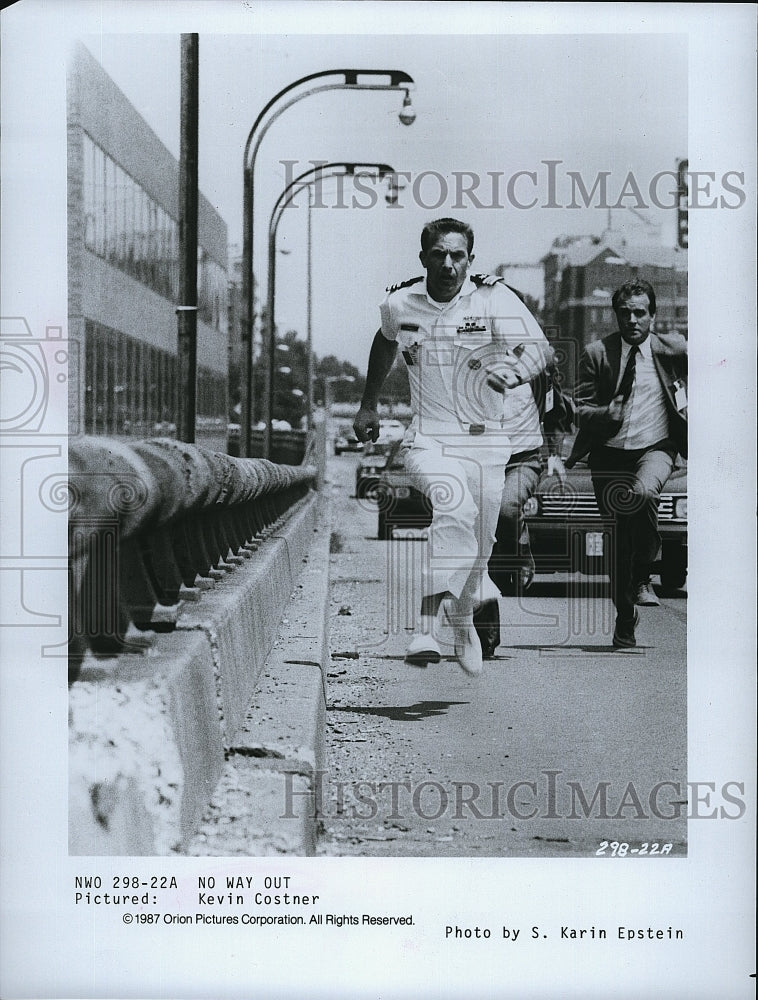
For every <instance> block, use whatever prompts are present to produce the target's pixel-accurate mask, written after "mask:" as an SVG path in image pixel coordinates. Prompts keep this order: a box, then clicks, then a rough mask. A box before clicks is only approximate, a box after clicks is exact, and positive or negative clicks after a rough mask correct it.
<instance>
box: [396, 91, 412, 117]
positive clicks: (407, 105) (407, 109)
mask: <svg viewBox="0 0 758 1000" xmlns="http://www.w3.org/2000/svg"><path fill="white" fill-rule="evenodd" d="M397 116H398V118H399V119H400V121H401V122H402V123H403V125H412V124H413V123H414V122H415V121H416V109H415V108H414V107H413V104H412V103H411V95H410V94H409V93H408V91H407V90H406V92H405V97H404V98H403V106H402V108H401V109H400V111H399V112H398V115H397Z"/></svg>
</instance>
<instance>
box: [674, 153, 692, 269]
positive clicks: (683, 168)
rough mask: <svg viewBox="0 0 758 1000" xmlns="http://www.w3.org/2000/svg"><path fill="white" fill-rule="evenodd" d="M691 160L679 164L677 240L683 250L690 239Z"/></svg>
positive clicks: (681, 161)
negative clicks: (688, 204)
mask: <svg viewBox="0 0 758 1000" xmlns="http://www.w3.org/2000/svg"><path fill="white" fill-rule="evenodd" d="M688 167H689V160H680V161H679V164H678V166H677V172H676V173H677V199H678V200H677V208H676V242H677V244H678V246H680V247H681V248H682V250H686V249H687V246H688V241H689V224H688V221H687V197H688V195H689V188H688V186H687V170H688Z"/></svg>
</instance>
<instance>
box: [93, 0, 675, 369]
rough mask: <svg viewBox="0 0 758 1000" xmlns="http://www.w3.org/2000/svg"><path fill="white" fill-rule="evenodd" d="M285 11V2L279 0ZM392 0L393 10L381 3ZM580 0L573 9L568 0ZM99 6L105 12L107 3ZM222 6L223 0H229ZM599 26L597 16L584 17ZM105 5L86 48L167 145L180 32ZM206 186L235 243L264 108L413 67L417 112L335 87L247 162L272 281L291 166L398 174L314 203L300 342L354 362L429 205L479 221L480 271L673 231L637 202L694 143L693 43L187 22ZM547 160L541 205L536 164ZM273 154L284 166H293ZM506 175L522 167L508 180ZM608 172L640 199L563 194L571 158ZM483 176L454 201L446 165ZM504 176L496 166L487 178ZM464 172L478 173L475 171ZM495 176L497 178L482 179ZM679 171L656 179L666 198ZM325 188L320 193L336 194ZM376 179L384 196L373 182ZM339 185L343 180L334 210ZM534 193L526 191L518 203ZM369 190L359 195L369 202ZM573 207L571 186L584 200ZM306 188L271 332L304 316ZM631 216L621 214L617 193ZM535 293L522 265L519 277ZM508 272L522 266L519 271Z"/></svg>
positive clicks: (406, 265)
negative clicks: (690, 117)
mask: <svg viewBox="0 0 758 1000" xmlns="http://www.w3.org/2000/svg"><path fill="white" fill-rule="evenodd" d="M285 6H286V5H285ZM392 6H394V5H390V7H392ZM580 6H581V5H580ZM105 9H106V10H107V7H106V8H105ZM218 9H219V10H220V11H223V9H224V4H219V5H218ZM595 27H597V26H595ZM128 28H129V26H128V23H127V24H126V25H124V24H123V22H121V23H119V30H118V32H114V31H112V30H110V26H109V23H108V20H107V18H106V19H105V20H104V21H103V22H102V24H101V30H100V31H98V32H97V33H86V34H84V35H83V40H84V41H85V43H86V45H87V47H88V48H89V49H90V51H91V52H92V53H93V55H94V56H95V57H96V58H97V59H98V60H99V61H100V62H101V64H102V65H103V67H104V68H105V69H106V71H107V72H108V73H109V75H110V76H111V77H112V78H113V79H114V80H115V81H116V83H117V84H118V86H119V87H120V88H121V89H122V90H123V91H124V93H125V94H126V96H127V97H128V98H129V100H130V101H131V102H132V103H133V104H134V106H135V107H136V108H137V110H138V111H139V112H140V114H141V115H142V116H143V117H144V118H145V120H146V121H147V122H148V124H149V125H150V126H151V128H152V129H153V130H154V131H155V132H156V133H157V135H158V136H159V138H160V139H161V140H162V141H163V142H164V143H165V145H166V146H167V147H168V149H169V150H170V151H171V152H172V153H173V154H174V155H175V156H178V153H179V122H180V118H179V108H180V38H179V33H178V32H177V31H173V32H172V31H167V32H165V33H161V34H158V33H144V32H139V33H138V31H137V27H136V19H135V28H134V30H132V31H130V30H128ZM199 61H200V63H199V87H200V114H199V184H200V189H201V191H202V192H203V193H204V194H205V195H206V197H207V198H208V199H209V200H210V201H211V203H212V204H213V205H214V206H215V207H216V209H217V210H218V211H219V213H220V214H221V216H222V218H223V219H224V220H225V221H226V223H227V226H228V232H229V242H230V245H232V246H234V245H237V246H239V245H241V232H242V163H243V149H244V144H245V141H246V139H247V135H248V133H249V131H250V128H251V126H252V123H253V122H254V120H255V118H256V116H257V114H258V113H259V111H260V110H261V108H262V107H263V106H264V105H265V104H266V102H267V101H268V100H269V99H270V98H271V97H272V96H273V95H274V94H276V93H277V92H278V91H279V90H280V89H282V88H283V87H285V86H287V85H288V84H289V83H290V82H292V81H294V80H297V79H299V78H300V77H302V76H305V75H306V74H308V73H312V72H318V71H320V70H325V69H334V68H343V67H351V68H359V69H401V70H404V71H405V72H407V73H409V74H410V75H411V76H412V77H413V78H414V81H415V88H414V90H413V94H412V97H413V103H414V107H415V109H416V113H417V117H416V121H415V123H414V124H413V125H412V126H410V127H407V126H404V125H402V124H401V123H400V121H399V120H398V111H399V109H400V106H401V99H402V95H401V94H397V93H394V92H346V91H331V92H328V93H321V94H315V95H311V96H309V97H307V98H305V99H303V100H302V101H300V102H298V103H297V104H295V105H293V106H292V107H291V108H289V109H287V110H286V111H285V112H284V113H283V114H282V115H281V117H280V118H279V119H278V120H277V121H276V122H275V123H274V125H273V126H272V128H271V129H270V131H269V132H268V134H267V135H266V136H265V138H264V140H263V142H262V144H261V147H260V152H259V154H258V157H257V161H256V173H255V192H256V194H255V224H254V232H255V234H256V235H255V272H256V278H257V280H258V281H259V283H261V284H262V286H263V287H264V288H265V277H266V266H267V261H266V243H265V233H266V231H267V228H268V222H269V216H270V212H271V207H272V205H273V203H274V201H275V199H276V197H277V196H278V194H279V192H280V191H281V190H282V189H283V187H284V186H285V184H286V183H287V180H288V178H290V177H292V176H293V173H294V174H298V173H301V172H302V171H303V170H307V169H308V168H309V167H310V166H311V161H313V160H325V161H328V162H342V161H355V162H361V163H374V162H383V163H387V164H389V165H390V166H392V167H393V168H394V169H395V170H397V171H407V172H409V173H410V175H411V177H410V179H409V180H408V181H407V182H406V187H405V190H403V191H401V192H400V196H399V204H398V207H396V208H389V207H388V206H387V205H386V204H385V203H384V200H383V198H381V197H377V204H376V205H374V206H373V207H358V208H350V207H345V208H339V207H335V204H336V202H337V192H336V187H335V186H334V185H335V183H336V182H334V181H333V182H331V187H329V186H328V182H327V184H325V187H324V192H323V202H324V205H325V206H327V207H324V208H321V209H317V210H314V212H313V219H312V221H313V343H314V349H315V350H316V352H317V353H318V354H327V353H334V354H337V355H338V356H340V357H343V358H345V359H346V360H349V361H351V362H353V363H354V364H357V365H358V366H359V367H363V366H365V363H366V359H367V356H368V346H369V344H370V340H371V336H372V335H373V332H374V330H375V329H376V326H377V323H378V315H379V314H378V304H379V302H380V300H381V298H382V297H383V294H384V288H385V286H386V285H388V284H393V283H395V282H398V281H402V280H405V279H406V278H409V277H413V276H414V275H416V274H418V273H420V270H421V269H420V265H419V262H418V258H417V255H418V249H419V244H418V239H419V233H420V230H421V227H422V226H423V224H424V223H425V222H426V221H428V220H429V219H431V218H435V217H438V216H440V215H454V216H456V217H459V218H464V219H466V221H468V222H470V223H471V224H472V225H473V227H474V230H475V233H476V253H477V257H476V262H475V267H474V269H475V270H477V271H492V270H493V269H494V268H495V267H496V266H497V265H498V264H501V263H504V262H508V263H512V262H518V263H530V264H532V263H536V262H538V261H539V260H540V258H541V257H542V256H543V255H544V254H545V253H546V252H547V251H548V250H549V249H550V246H551V244H552V242H553V240H554V239H555V238H556V237H557V236H559V235H561V234H569V235H581V234H587V233H592V234H600V233H602V232H603V231H604V230H605V229H606V228H607V227H608V224H609V222H610V225H611V227H612V229H614V230H615V231H617V232H618V233H621V234H623V235H625V236H626V237H627V238H628V239H630V240H632V241H636V242H646V241H653V242H661V243H664V244H668V245H673V243H674V241H675V214H676V213H675V212H674V211H672V210H659V209H656V207H655V205H654V204H653V203H652V202H651V199H650V197H649V185H650V181H651V179H652V178H653V177H654V176H655V175H656V174H658V173H659V172H661V171H671V170H675V169H676V163H677V160H678V159H681V158H686V156H687V39H686V36H685V35H684V34H670V33H652V32H647V33H645V32H643V33H635V34H630V33H628V32H627V33H621V32H612V33H605V32H600V33H582V34H579V33H576V29H575V30H574V32H572V33H563V34H550V33H547V34H544V33H537V34H526V33H520V32H519V33H515V34H504V33H493V34H482V33H477V34H462V33H453V34H447V35H445V34H424V35H422V36H419V35H414V34H403V35H371V34H368V35H365V34H364V35H360V36H356V35H348V34H345V35H342V34H327V35H320V36H319V35H316V36H314V35H302V34H296V33H288V34H276V33H274V34H267V35H257V34H249V33H244V34H233V33H227V32H225V31H224V18H223V17H219V19H218V33H216V32H215V31H214V32H208V31H203V32H199ZM548 160H552V161H557V163H556V164H555V165H554V167H553V168H552V169H553V170H554V172H555V173H554V176H555V184H556V188H555V197H554V198H553V202H554V203H556V204H557V205H558V206H559V207H545V205H546V204H547V203H548V202H549V192H548V170H549V168H548V166H547V165H546V164H545V162H544V161H548ZM285 161H294V166H292V167H291V168H290V169H291V170H292V171H293V173H290V174H289V175H288V174H287V169H288V168H287V166H285ZM519 171H524V172H529V173H533V174H536V177H534V178H532V177H529V176H528V175H527V174H524V175H522V176H521V177H519V178H516V179H515V180H512V184H513V185H514V186H513V187H512V188H508V181H509V180H510V179H512V178H514V175H516V174H517V172H519ZM603 171H604V172H606V173H607V177H608V179H607V184H608V188H607V190H608V201H609V202H610V203H611V204H613V203H614V202H616V201H617V200H618V199H619V196H620V195H621V193H622V190H623V188H624V184H625V180H626V178H627V175H628V173H629V171H632V172H633V174H634V178H635V179H636V181H637V183H638V185H639V188H640V191H641V192H642V195H643V200H644V203H645V205H646V206H647V207H644V208H642V209H640V208H639V201H638V197H637V195H636V193H631V194H630V195H628V196H627V197H625V198H624V199H622V207H621V208H618V209H615V210H613V211H612V212H611V213H610V218H609V213H608V211H607V209H606V208H604V207H597V201H598V199H597V198H595V199H594V201H593V203H592V204H593V207H590V208H587V209H585V208H583V207H574V208H569V207H568V205H570V203H571V182H570V180H569V174H570V172H574V173H578V174H579V175H580V176H581V178H582V180H583V182H584V185H585V187H586V189H587V190H588V191H591V190H592V184H593V182H594V180H595V178H596V177H597V175H598V174H599V173H600V172H603ZM464 172H468V173H470V174H473V175H475V176H476V177H478V178H479V186H478V187H475V188H474V193H475V194H476V196H477V198H478V202H479V203H480V204H481V205H482V206H491V205H493V203H494V206H495V207H478V206H477V205H476V204H475V202H474V199H473V198H471V197H470V196H469V195H466V194H463V195H460V196H457V195H456V184H460V183H461V182H460V181H457V180H456V174H457V175H458V176H459V177H462V176H463V175H464ZM493 175H498V180H497V181H495V180H493ZM466 183H467V186H469V187H470V186H471V185H472V184H473V183H474V182H473V180H471V179H469V180H468V181H467V182H466ZM495 183H497V185H498V187H497V189H494V188H493V185H494V184H495ZM672 184H673V181H672V180H671V179H670V178H664V179H663V180H662V181H661V182H660V187H659V200H662V201H664V202H668V201H669V199H670V198H671V188H672ZM330 191H331V192H332V194H330ZM382 193H383V192H382V191H379V192H378V195H381V194H382ZM351 194H352V191H351V190H350V189H349V187H346V188H345V196H344V199H343V204H347V205H348V206H349V204H350V199H351ZM535 197H537V199H538V204H537V205H535V206H533V207H530V208H520V207H518V205H528V204H529V203H530V202H531V201H532V200H534V198H535ZM369 200H370V199H369V197H368V196H366V197H365V198H363V197H362V198H360V199H359V201H360V204H361V205H362V206H366V205H368V203H369ZM577 201H578V202H579V205H580V206H581V199H577ZM304 206H305V202H304V201H303V202H302V204H301V205H300V208H299V209H294V210H291V211H288V212H287V213H285V216H284V217H283V219H282V221H281V224H280V226H279V230H278V246H279V248H281V249H282V250H284V251H285V253H284V254H282V255H280V256H279V257H278V259H277V267H276V272H277V295H276V315H277V321H278V323H279V326H280V328H281V329H282V330H286V329H296V330H298V331H299V332H300V334H301V335H303V336H304V334H305V328H306V251H305V247H306V214H307V211H306V209H305V207H304ZM629 206H631V207H636V208H637V209H638V211H637V212H636V213H635V212H632V211H631V209H630V207H629ZM517 276H518V279H519V283H520V284H521V287H522V289H523V290H524V291H527V292H531V293H532V294H537V293H538V292H539V281H538V279H535V273H534V271H530V270H528V269H523V270H521V271H519V272H517ZM512 277H514V278H516V275H513V276H512Z"/></svg>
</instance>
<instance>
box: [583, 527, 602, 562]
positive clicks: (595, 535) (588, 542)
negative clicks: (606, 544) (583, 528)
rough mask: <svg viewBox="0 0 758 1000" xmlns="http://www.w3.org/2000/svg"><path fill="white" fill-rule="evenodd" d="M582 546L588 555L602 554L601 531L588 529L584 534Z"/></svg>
mask: <svg viewBox="0 0 758 1000" xmlns="http://www.w3.org/2000/svg"><path fill="white" fill-rule="evenodd" d="M584 546H585V553H586V554H587V555H588V556H601V555H602V554H603V533H602V531H588V532H587V534H586V535H585V536H584Z"/></svg>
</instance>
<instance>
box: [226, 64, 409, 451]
mask: <svg viewBox="0 0 758 1000" xmlns="http://www.w3.org/2000/svg"><path fill="white" fill-rule="evenodd" d="M366 78H367V79H366ZM381 79H384V80H386V81H387V82H385V83H380V82H378V81H379V80H381ZM316 80H318V81H322V82H319V83H318V84H314V81H316ZM372 80H373V81H375V82H370V81H372ZM308 84H314V85H311V86H306V85H308ZM413 86H414V81H413V77H411V76H409V74H408V73H404V72H403V71H402V70H376V69H368V70H361V69H336V70H322V71H321V72H318V73H310V74H309V75H308V76H304V77H301V78H300V79H299V80H295V81H293V82H292V83H290V84H289V85H288V86H286V87H284V88H283V89H282V90H280V91H279V92H278V93H277V94H275V95H274V97H272V98H271V100H270V101H269V102H268V104H266V106H265V107H264V108H263V110H262V111H261V113H260V114H259V115H258V117H257V118H256V120H255V122H254V123H253V127H252V128H251V129H250V132H249V134H248V137H247V142H246V143H245V152H244V158H243V197H242V200H243V219H242V297H243V302H244V317H243V340H244V342H245V373H244V376H245V399H244V406H243V415H242V417H243V422H242V451H243V454H244V455H246V456H247V457H250V456H251V454H252V419H253V319H254V304H253V211H254V181H255V160H256V157H257V155H258V150H259V149H260V145H261V142H262V141H263V138H264V136H265V134H266V132H268V130H269V128H270V127H271V125H273V123H274V122H275V121H276V119H277V118H278V117H279V116H280V115H281V114H282V113H283V112H284V111H286V110H287V109H288V108H290V107H292V105H293V104H296V103H297V102H298V101H302V100H303V99H304V98H306V97H310V96H311V95H313V94H317V93H322V92H324V91H328V90H400V91H403V92H404V95H405V96H404V99H403V106H402V108H401V110H400V112H399V118H400V121H401V122H402V123H403V125H410V124H412V123H413V121H414V120H415V117H416V112H415V110H414V108H413V106H412V104H411V96H410V88H412V87H413ZM301 87H305V88H306V89H304V90H300V91H298V88H301ZM293 91H298V92H296V93H292V92H293ZM289 94H292V96H291V97H289V98H288V100H286V101H285V102H284V103H283V104H281V106H278V105H279V102H280V101H282V99H283V98H285V97H287V95H289Z"/></svg>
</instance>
